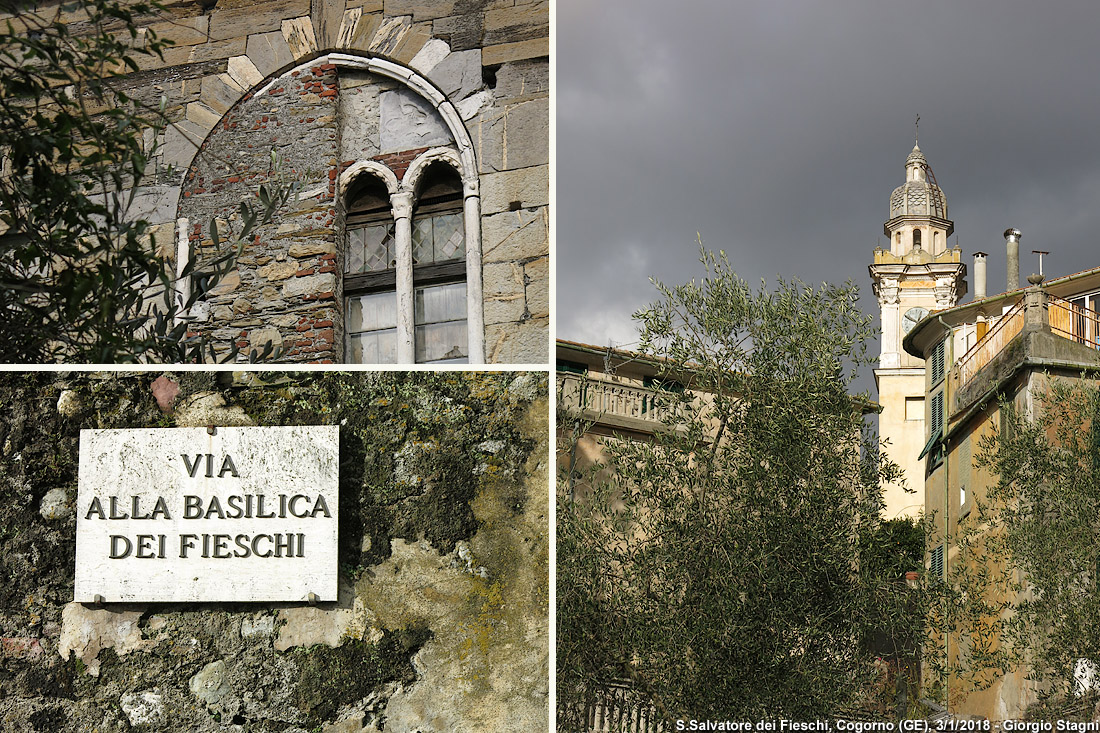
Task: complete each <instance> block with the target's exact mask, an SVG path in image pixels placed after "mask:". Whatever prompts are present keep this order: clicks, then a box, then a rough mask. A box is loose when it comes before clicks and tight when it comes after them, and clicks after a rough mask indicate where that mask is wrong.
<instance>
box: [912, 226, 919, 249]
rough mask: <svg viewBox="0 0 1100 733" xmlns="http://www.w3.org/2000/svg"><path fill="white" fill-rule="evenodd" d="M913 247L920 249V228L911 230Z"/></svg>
mask: <svg viewBox="0 0 1100 733" xmlns="http://www.w3.org/2000/svg"><path fill="white" fill-rule="evenodd" d="M913 249H920V229H914V230H913Z"/></svg>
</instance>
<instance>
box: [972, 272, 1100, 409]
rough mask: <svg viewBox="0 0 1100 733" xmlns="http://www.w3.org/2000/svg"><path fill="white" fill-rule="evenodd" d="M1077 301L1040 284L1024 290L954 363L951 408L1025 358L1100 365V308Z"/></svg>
mask: <svg viewBox="0 0 1100 733" xmlns="http://www.w3.org/2000/svg"><path fill="white" fill-rule="evenodd" d="M1076 300H1078V301H1079V303H1075V302H1073V300H1066V299H1064V298H1059V297H1056V296H1054V295H1051V294H1049V293H1047V292H1046V291H1044V290H1043V289H1042V288H1040V287H1038V286H1033V287H1030V288H1028V289H1027V290H1026V291H1024V295H1023V297H1022V298H1021V299H1020V301H1019V302H1018V303H1016V305H1014V306H1013V307H1012V308H1011V309H1009V310H1008V311H1007V312H1006V313H1005V314H1004V315H1003V316H1001V317H1000V319H999V320H998V321H997V322H996V324H994V326H993V327H992V328H990V329H989V331H988V332H987V333H986V334H985V335H984V336H983V337H982V338H981V339H980V340H979V341H978V342H977V343H976V344H974V346H972V347H971V348H970V350H969V351H967V352H966V353H965V354H963V356H962V357H961V358H959V359H958V360H957V361H956V362H955V365H954V367H953V369H952V370H951V374H950V380H951V387H952V388H951V394H952V400H951V402H952V412H955V411H957V410H959V409H962V408H965V407H968V406H969V405H971V404H973V403H974V401H975V400H976V399H978V398H979V397H980V396H981V394H982V393H984V392H985V391H986V390H987V389H989V388H990V387H992V386H993V385H994V384H995V383H997V382H999V381H1000V379H1001V378H1003V377H1005V376H1007V375H1008V374H1009V373H1010V372H1011V371H1012V370H1013V369H1015V367H1016V366H1018V365H1020V364H1021V363H1023V362H1024V361H1027V362H1029V363H1033V364H1035V365H1037V366H1040V367H1051V366H1058V365H1061V366H1089V367H1095V366H1096V365H1098V364H1100V313H1098V312H1097V311H1096V310H1089V309H1086V308H1084V307H1082V305H1083V303H1084V302H1085V301H1084V299H1083V298H1078V299H1076ZM1094 302H1095V301H1094ZM1021 334H1023V336H1021ZM1029 335H1032V336H1031V337H1030V338H1028V339H1027V340H1026V341H1025V339H1024V337H1027V336H1029ZM1070 344H1075V345H1070ZM1081 347H1086V348H1085V349H1082V348H1081Z"/></svg>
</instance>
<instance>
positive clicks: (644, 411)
mask: <svg viewBox="0 0 1100 733" xmlns="http://www.w3.org/2000/svg"><path fill="white" fill-rule="evenodd" d="M558 384H559V386H560V388H561V399H562V400H563V401H565V403H566V404H567V405H569V406H571V407H577V408H580V409H583V410H590V411H592V412H596V413H599V414H601V415H611V416H618V417H628V418H633V419H635V420H646V421H649V422H653V423H659V422H661V421H662V419H663V418H664V417H666V416H667V415H668V411H669V409H670V408H669V405H668V399H669V395H667V394H662V393H661V392H658V391H656V390H651V389H644V388H642V387H631V386H628V385H624V384H615V383H613V382H603V381H600V380H598V379H588V378H586V377H582V376H575V375H572V374H558Z"/></svg>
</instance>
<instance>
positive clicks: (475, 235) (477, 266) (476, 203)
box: [463, 191, 485, 364]
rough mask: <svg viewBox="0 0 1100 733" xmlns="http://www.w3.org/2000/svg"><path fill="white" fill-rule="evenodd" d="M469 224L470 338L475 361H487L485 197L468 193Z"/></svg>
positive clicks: (465, 204)
mask: <svg viewBox="0 0 1100 733" xmlns="http://www.w3.org/2000/svg"><path fill="white" fill-rule="evenodd" d="M463 217H464V223H465V227H466V231H465V235H466V339H467V343H468V345H469V349H470V356H469V361H470V363H471V364H484V363H485V298H484V297H483V294H484V288H483V286H482V282H481V197H480V196H478V195H477V193H476V192H475V193H470V192H469V191H467V192H466V193H465V199H464V201H463Z"/></svg>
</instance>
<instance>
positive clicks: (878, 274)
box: [868, 144, 966, 519]
mask: <svg viewBox="0 0 1100 733" xmlns="http://www.w3.org/2000/svg"><path fill="white" fill-rule="evenodd" d="M954 229H955V225H954V223H953V222H952V221H951V220H950V219H949V218H948V217H947V197H946V196H944V195H943V191H942V190H941V189H940V187H939V185H938V184H937V183H936V176H935V175H934V174H933V173H932V169H931V168H930V167H929V165H928V161H927V159H925V157H924V153H922V152H921V149H920V146H919V145H917V144H914V145H913V150H912V152H910V153H909V157H908V158H906V159H905V183H903V184H902V185H900V186H898V187H897V188H895V189H894V192H893V193H892V194H890V218H889V219H888V220H887V221H886V223H885V224H884V225H883V232H884V233H885V234H886V236H887V238H888V239H889V246H888V247H887V248H883V247H877V248H875V251H874V261H873V263H872V264H871V265H870V266H869V268H868V269H869V271H870V273H871V283H872V288H873V290H874V293H875V295H876V296H877V298H878V304H879V314H880V316H881V319H882V320H881V323H882V348H881V351H880V352H879V363H878V369H876V370H875V385H876V387H877V388H878V402H879V404H880V405H881V406H882V412H881V413H880V414H879V436H880V438H884V439H887V440H888V441H889V444H888V445H887V446H886V454H887V455H888V456H889V457H890V458H891V460H893V461H894V462H895V463H897V464H898V465H899V466H901V468H902V470H903V471H904V474H905V481H906V484H907V486H908V487H909V488H910V489H911V490H914V491H915V492H916V493H912V494H909V493H905V491H904V489H902V488H901V486H897V485H887V487H886V491H885V495H884V499H885V503H886V505H885V510H884V516H885V517H886V518H887V519H891V518H894V517H897V516H903V515H904V516H910V517H912V516H916V514H917V512H918V511H919V510H920V509H921V508H922V507H923V505H924V462H923V461H922V460H920V459H919V458H918V456H919V455H920V452H921V448H922V447H923V446H924V441H925V439H926V431H925V419H926V416H925V405H924V394H925V382H924V361H923V360H921V359H918V358H916V357H913V356H910V355H909V354H907V353H905V351H904V350H903V349H902V348H901V341H902V339H903V338H905V334H906V333H908V332H909V330H910V329H911V328H912V327H913V326H914V325H916V323H917V322H918V321H920V320H921V319H922V318H924V317H925V316H927V315H928V314H929V313H933V312H935V311H937V310H943V309H945V308H950V307H952V306H954V305H956V304H957V303H958V302H959V299H960V298H962V297H963V296H964V295H966V265H964V264H962V261H961V260H962V253H961V251H960V250H959V249H958V248H957V247H956V248H954V249H948V247H947V238H948V237H949V236H951V233H952V232H953V231H954Z"/></svg>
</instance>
